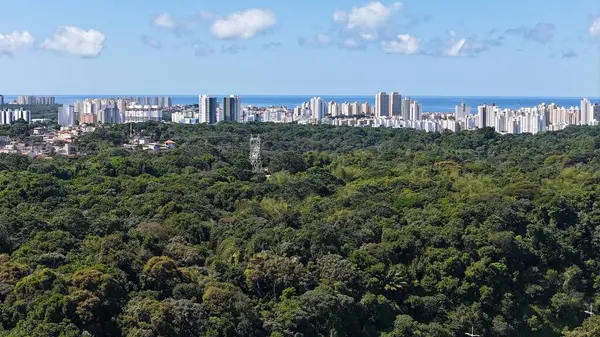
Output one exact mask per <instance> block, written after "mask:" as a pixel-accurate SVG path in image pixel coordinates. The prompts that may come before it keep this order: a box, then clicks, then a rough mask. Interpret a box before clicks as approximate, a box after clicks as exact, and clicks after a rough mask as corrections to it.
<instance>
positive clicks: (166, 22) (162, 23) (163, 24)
mask: <svg viewBox="0 0 600 337" xmlns="http://www.w3.org/2000/svg"><path fill="white" fill-rule="evenodd" d="M152 23H153V24H154V26H156V27H158V28H164V29H175V28H177V23H176V22H175V20H174V19H173V17H172V16H171V14H169V13H162V14H159V15H157V16H155V17H154V20H153V21H152Z"/></svg>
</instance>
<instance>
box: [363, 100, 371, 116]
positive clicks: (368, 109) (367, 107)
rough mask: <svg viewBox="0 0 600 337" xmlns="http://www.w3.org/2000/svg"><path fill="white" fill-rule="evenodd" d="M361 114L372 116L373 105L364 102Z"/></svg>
mask: <svg viewBox="0 0 600 337" xmlns="http://www.w3.org/2000/svg"><path fill="white" fill-rule="evenodd" d="M360 110H361V114H363V115H371V114H372V113H373V112H372V111H371V103H369V102H364V103H363V104H362V106H361V107H360Z"/></svg>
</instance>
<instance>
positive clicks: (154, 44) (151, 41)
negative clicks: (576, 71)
mask: <svg viewBox="0 0 600 337" xmlns="http://www.w3.org/2000/svg"><path fill="white" fill-rule="evenodd" d="M140 40H141V41H142V43H143V44H145V45H146V46H148V47H150V48H154V49H160V48H161V47H162V43H160V41H158V40H157V39H155V38H152V37H150V36H148V35H142V36H141V37H140Z"/></svg>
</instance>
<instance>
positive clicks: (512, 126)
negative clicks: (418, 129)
mask: <svg viewBox="0 0 600 337" xmlns="http://www.w3.org/2000/svg"><path fill="white" fill-rule="evenodd" d="M470 110H471V108H470V107H467V106H466V105H465V104H464V103H463V104H461V105H459V106H456V109H455V113H454V115H453V116H449V115H446V116H441V118H438V119H437V120H439V121H441V122H440V124H441V125H442V126H444V128H443V129H448V130H450V131H455V132H456V131H460V130H472V129H477V128H483V127H491V128H494V129H495V130H496V131H497V132H500V133H511V134H518V133H532V134H536V133H539V132H545V131H558V130H562V129H564V128H566V127H567V126H569V125H598V120H600V104H593V103H592V102H590V100H589V99H587V98H584V99H583V100H581V105H580V106H579V107H569V108H566V107H560V106H558V105H556V104H554V103H552V104H545V103H542V104H540V105H538V106H535V107H528V108H520V109H501V108H500V107H498V106H496V105H494V104H492V105H480V106H478V107H477V114H472V113H471V111H470ZM434 120H436V119H435V118H434ZM444 121H445V122H444ZM443 129H442V130H443ZM435 131H438V130H435Z"/></svg>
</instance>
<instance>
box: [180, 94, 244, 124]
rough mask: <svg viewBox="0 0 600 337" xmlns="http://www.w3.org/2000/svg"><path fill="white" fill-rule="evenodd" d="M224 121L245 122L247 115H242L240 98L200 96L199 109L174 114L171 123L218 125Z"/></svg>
mask: <svg viewBox="0 0 600 337" xmlns="http://www.w3.org/2000/svg"><path fill="white" fill-rule="evenodd" d="M222 121H230V122H244V121H246V118H245V114H242V103H241V100H240V97H239V96H236V95H231V96H229V97H222V98H219V97H214V96H208V95H200V96H199V98H198V109H197V110H196V109H185V110H182V111H177V112H174V113H173V114H172V115H171V122H173V123H182V124H198V123H200V124H202V123H206V124H216V123H218V122H222Z"/></svg>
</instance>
